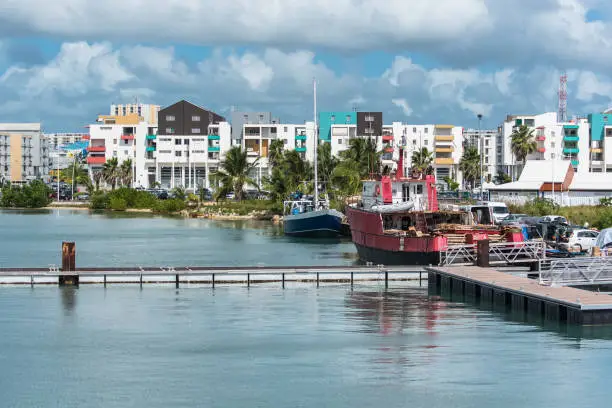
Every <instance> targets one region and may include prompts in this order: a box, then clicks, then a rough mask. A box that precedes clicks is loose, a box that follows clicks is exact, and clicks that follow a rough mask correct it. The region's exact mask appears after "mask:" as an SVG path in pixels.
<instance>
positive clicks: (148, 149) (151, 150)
mask: <svg viewBox="0 0 612 408" xmlns="http://www.w3.org/2000/svg"><path fill="white" fill-rule="evenodd" d="M154 151H155V146H147V152H154Z"/></svg>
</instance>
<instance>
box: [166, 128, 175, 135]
mask: <svg viewBox="0 0 612 408" xmlns="http://www.w3.org/2000/svg"><path fill="white" fill-rule="evenodd" d="M166 133H167V134H169V135H171V134H173V133H174V128H166Z"/></svg>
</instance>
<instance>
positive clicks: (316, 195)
mask: <svg viewBox="0 0 612 408" xmlns="http://www.w3.org/2000/svg"><path fill="white" fill-rule="evenodd" d="M313 88H314V92H313V95H314V200H315V210H316V209H317V208H318V207H319V177H318V169H317V167H318V166H317V147H319V126H318V124H317V80H316V78H315V79H314V80H313Z"/></svg>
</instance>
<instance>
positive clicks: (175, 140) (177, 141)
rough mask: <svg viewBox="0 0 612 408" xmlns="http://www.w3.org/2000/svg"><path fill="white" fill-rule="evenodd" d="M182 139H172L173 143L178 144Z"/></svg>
mask: <svg viewBox="0 0 612 408" xmlns="http://www.w3.org/2000/svg"><path fill="white" fill-rule="evenodd" d="M182 142H183V141H182V140H181V139H174V144H175V145H180V144H181V143H182Z"/></svg>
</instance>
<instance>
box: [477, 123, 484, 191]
mask: <svg viewBox="0 0 612 408" xmlns="http://www.w3.org/2000/svg"><path fill="white" fill-rule="evenodd" d="M477 117H478V139H479V140H480V199H481V200H483V201H484V186H483V184H484V174H483V172H482V168H483V150H484V148H483V145H484V143H483V141H482V134H481V132H480V124H481V122H482V114H480V113H479V114H478V115H477Z"/></svg>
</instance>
